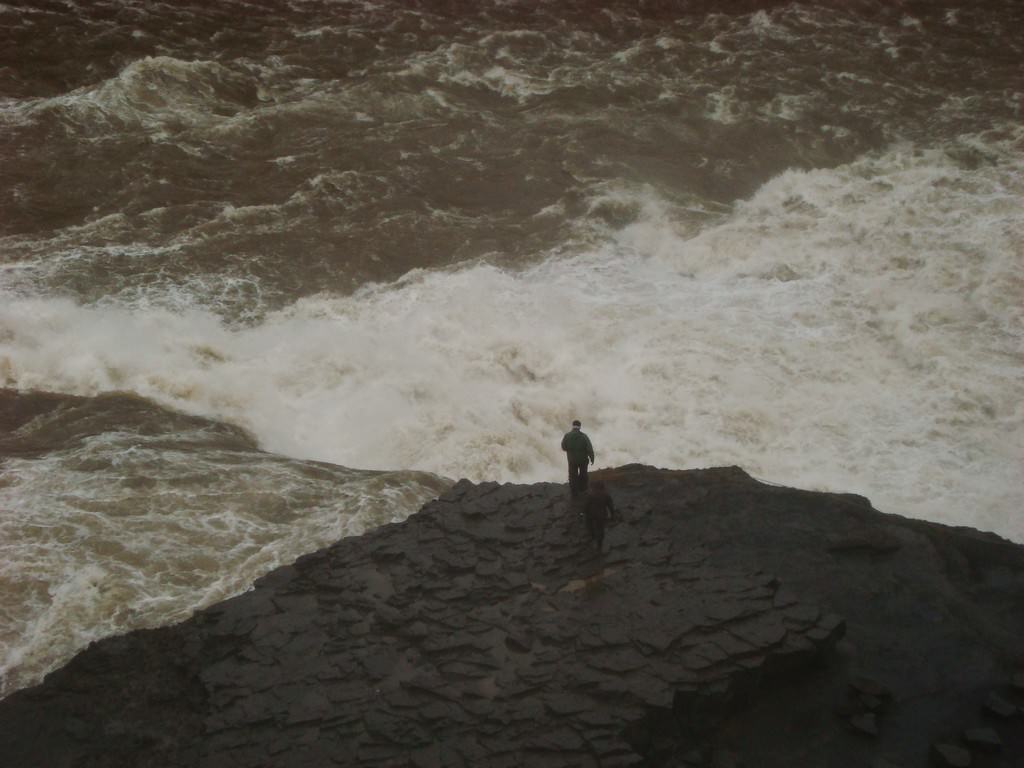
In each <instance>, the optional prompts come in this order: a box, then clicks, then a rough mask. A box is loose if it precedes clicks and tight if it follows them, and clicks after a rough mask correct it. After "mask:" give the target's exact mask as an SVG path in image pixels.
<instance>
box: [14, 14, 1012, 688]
mask: <svg viewBox="0 0 1024 768" xmlns="http://www.w3.org/2000/svg"><path fill="white" fill-rule="evenodd" d="M1021 29H1024V4H1022V3H1020V2H1019V1H1018V0H1005V1H1004V0H989V1H987V2H947V1H945V0H936V1H935V2H909V1H900V0H892V1H889V0H886V1H885V2H881V1H875V0H859V1H858V2H839V1H838V0H833V1H832V2H818V3H815V2H806V3H786V2H769V1H768V0H761V1H760V2H756V1H745V2H736V3H712V2H706V1H705V2H696V1H695V2H687V1H686V0H680V1H679V2H633V1H630V2H616V1H615V0H611V1H609V2H604V3H598V2H590V1H589V0H588V1H587V2H582V1H581V0H558V2H544V1H540V0H538V1H537V2H515V1H514V0H480V1H479V2H455V1H451V2H397V1H396V2H388V1H386V0H366V1H365V2H352V1H350V0H293V1H292V2H284V1H283V0H280V1H278V0H259V1H254V2H242V1H241V0H215V1H204V2H187V1H185V0H181V1H177V0H176V1H174V2H150V1H145V2H143V0H105V1H101V0H96V1H95V2H86V0H79V2H70V1H69V2H63V1H61V2H58V1H57V0H49V1H47V0H38V1H37V2H26V3H18V2H15V3H9V4H2V5H0V181H2V183H0V388H2V389H0V427H2V431H0V695H3V694H5V693H9V692H10V691H12V690H15V689H17V688H19V687H22V686H25V685H29V684H31V683H33V682H35V681H37V680H39V679H40V677H41V675H43V674H44V673H45V672H46V671H48V670H50V669H52V668H54V667H55V666H57V665H59V664H61V663H63V662H65V661H66V660H67V659H68V658H70V656H71V655H72V654H73V653H74V652H76V651H77V650H79V649H80V648H82V647H84V646H85V645H87V644H88V643H89V642H90V641H91V640H93V639H96V638H98V637H102V636H105V635H109V634H111V633H116V632H123V631H126V630H128V629H131V628H135V627H143V626H156V625H160V624H166V623H169V622H174V621H178V620H181V619H183V618H185V617H187V616H188V615H189V614H190V613H191V612H192V611H193V610H195V609H196V608H197V607H200V606H203V605H208V604H210V603H212V602H214V601H216V600H218V599H222V598H224V597H226V596H228V595H231V594H235V593H237V592H239V591H242V590H244V589H246V588H247V587H248V586H249V585H250V584H251V583H252V581H253V580H254V579H255V578H257V577H258V576H259V575H261V574H262V573H265V572H266V571H268V570H269V569H271V568H273V567H275V566H277V565H279V564H281V563H285V562H289V561H291V560H293V559H294V558H295V557H297V556H298V555H299V554H301V553H303V552H307V551H311V550H314V549H317V548H319V547H321V546H324V545H326V544H328V543H329V542H331V541H334V540H336V539H337V538H338V537H340V536H344V535H350V534H356V533H359V532H361V531H363V530H366V529H367V528H368V527H372V526H375V525H379V524H382V523H386V522H389V521H393V520H400V519H403V518H404V517H405V516H407V515H408V514H410V513H412V512H414V511H415V510H416V509H417V508H418V507H419V506H420V505H421V504H422V503H423V502H424V501H425V500H426V499H429V498H432V497H434V496H436V495H437V494H438V493H439V492H441V491H443V490H444V488H446V487H447V486H448V485H449V484H450V483H451V482H452V481H453V480H454V479H457V478H459V477H468V478H471V479H474V480H485V479H493V480H501V481H523V482H529V481H538V480H561V479H562V476H563V473H564V460H563V457H562V454H561V452H560V450H559V440H560V438H561V435H562V433H563V432H564V431H566V430H567V429H568V427H569V424H570V422H571V420H572V419H573V418H580V419H581V420H582V421H583V424H584V431H586V432H588V434H589V435H590V436H591V438H592V440H593V442H594V445H595V448H596V453H597V465H598V466H610V465H617V464H622V463H628V462H642V463H647V464H653V465H658V466H665V467H674V468H688V467H703V466H713V465H726V464H738V465H740V466H742V467H743V468H745V469H746V470H747V471H748V472H750V473H751V474H753V475H755V476H756V477H759V478H762V479H765V480H768V481H771V482H777V483H783V484H787V485H796V486H800V487H805V488H812V489H827V490H837V491H850V492H856V493H860V494H863V495H865V496H868V497H869V498H870V499H871V500H872V502H873V503H874V505H875V506H876V507H877V508H879V509H881V510H883V511H886V512H893V513H899V514H903V515H909V516H914V517H920V518H927V519H932V520H937V521H942V522H946V523H952V524H957V525H969V526H975V527H979V528H983V529H986V530H991V531H995V532H997V533H999V534H1001V535H1003V536H1006V537H1008V538H1011V539H1014V540H1016V541H1024V518H1022V514H1021V510H1022V509H1024V482H1022V476H1024V466H1022V462H1024V344H1022V340H1024V127H1022V125H1024V119H1022V118H1024V115H1022V109H1024V65H1022V63H1021V62H1022V61H1024V35H1021V32H1020V30H1021Z"/></svg>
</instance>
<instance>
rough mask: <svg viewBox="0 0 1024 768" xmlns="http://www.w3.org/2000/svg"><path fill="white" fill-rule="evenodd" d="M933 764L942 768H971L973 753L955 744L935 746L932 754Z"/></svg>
mask: <svg viewBox="0 0 1024 768" xmlns="http://www.w3.org/2000/svg"><path fill="white" fill-rule="evenodd" d="M931 758H932V764H934V765H937V766H940V768H969V766H970V765H971V753H970V752H968V751H967V750H966V749H964V748H963V747H958V746H956V745H955V744H942V743H939V744H933V745H932V752H931Z"/></svg>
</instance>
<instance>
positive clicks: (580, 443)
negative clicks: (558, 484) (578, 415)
mask: <svg viewBox="0 0 1024 768" xmlns="http://www.w3.org/2000/svg"><path fill="white" fill-rule="evenodd" d="M582 426H583V425H582V424H580V422H579V420H578V419H577V420H576V421H574V422H573V423H572V431H571V432H566V433H565V437H563V438H562V450H563V451H565V457H566V459H567V460H568V461H569V493H570V494H571V495H572V497H573V498H575V497H577V496H579V495H580V494H581V493H583V492H584V491H586V490H587V465H588V464H593V463H594V446H593V445H591V444H590V438H589V437H587V436H586V435H585V434H584V433H583V432H581V431H580V427H582Z"/></svg>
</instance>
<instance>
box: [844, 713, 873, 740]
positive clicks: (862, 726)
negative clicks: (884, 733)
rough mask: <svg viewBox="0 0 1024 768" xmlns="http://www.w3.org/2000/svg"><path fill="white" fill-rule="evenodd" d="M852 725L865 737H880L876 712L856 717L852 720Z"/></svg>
mask: <svg viewBox="0 0 1024 768" xmlns="http://www.w3.org/2000/svg"><path fill="white" fill-rule="evenodd" d="M850 725H851V726H853V729H854V730H855V731H857V732H858V733H862V734H864V735H865V736H877V735H878V718H877V717H876V716H875V713H874V712H865V713H863V714H859V715H854V716H853V717H851V718H850Z"/></svg>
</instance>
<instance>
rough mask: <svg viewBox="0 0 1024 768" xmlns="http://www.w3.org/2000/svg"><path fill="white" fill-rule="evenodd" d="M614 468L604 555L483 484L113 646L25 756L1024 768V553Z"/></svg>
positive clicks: (539, 493)
mask: <svg viewBox="0 0 1024 768" xmlns="http://www.w3.org/2000/svg"><path fill="white" fill-rule="evenodd" d="M601 475H602V476H603V478H604V479H605V481H606V482H607V484H608V486H609V490H610V491H611V493H612V495H613V496H614V498H615V499H616V501H617V503H618V507H619V510H620V520H619V521H618V522H617V523H616V524H614V525H613V526H612V527H611V528H610V529H609V533H608V536H607V538H606V541H605V551H604V552H603V553H598V552H597V551H596V549H595V547H594V546H593V545H592V544H591V543H590V542H589V541H587V539H586V535H585V532H584V526H583V523H582V521H581V520H580V519H579V517H578V515H577V513H576V511H575V510H574V509H573V508H572V506H570V505H569V504H568V503H567V499H566V489H565V486H560V485H554V484H539V485H497V484H493V483H485V484H482V485H473V484H470V483H468V482H460V483H458V484H456V485H455V486H454V487H453V488H452V490H451V491H450V492H448V493H447V494H445V495H444V496H443V497H442V498H440V499H438V500H437V501H435V502H431V503H430V504H428V505H427V506H426V507H424V508H423V510H421V511H420V512H419V513H418V514H416V515H414V516H413V517H411V518H409V519H408V520H407V521H405V522H403V523H399V524H395V525H390V526H386V527H383V528H380V529H377V530H375V531H372V532H371V533H369V534H366V535H364V536H362V537H358V538H351V539H345V540H342V541H340V542H338V543H337V544H335V545H333V546H332V547H329V548H327V549H325V550H323V551H320V552H317V553H314V554H312V555H308V556H305V557H303V558H300V559H299V560H298V561H297V562H296V563H294V564H293V565H290V566H287V567H284V568H281V569H278V570H277V571H275V572H273V573H272V574H270V575H269V576H267V577H265V578H264V579H261V580H260V581H259V582H258V583H257V584H256V586H255V588H254V589H253V590H252V591H250V592H248V593H246V594H243V595H240V596H238V597H236V598H234V599H232V600H228V601H226V602H224V603H221V604H219V605H217V606H214V607H212V608H210V609H208V610H205V611H202V612H200V613H197V614H196V615H195V616H194V617H193V618H192V619H190V620H189V621H187V622H184V623H183V624H180V625H177V626H174V627H167V628H163V629H158V630H150V631H143V632H135V633H131V634H129V635H125V636H122V637H117V638H110V639H108V640H105V641H102V642H100V643H96V644H94V645H93V646H92V647H90V648H89V649H88V650H87V651H85V652H83V653H82V654H80V655H79V656H78V657H76V658H75V659H74V660H73V661H72V662H71V663H70V664H69V665H68V666H66V667H65V668H64V669H61V670H59V671H57V672H55V673H53V674H51V675H50V676H49V677H47V679H46V680H45V681H44V683H43V684H42V685H40V686H37V687H35V688H33V689H29V690H24V691H19V692H17V693H15V694H14V695H12V696H10V697H9V698H7V699H6V700H4V701H2V702H0V755H3V756H4V757H5V764H6V765H7V766H33V765H45V766H51V767H53V768H58V767H60V766H190V767H191V766H208V767H213V766H245V767H246V768H252V767H254V766H275V767H276V766H316V767H317V768H319V767H320V766H330V765H343V766H363V765H366V766H371V765H372V766H417V767H424V768H425V767H428V766H439V767H440V766H445V767H447V766H470V765H473V766H477V765H481V766H524V765H525V766H548V765H550V766H569V765H574V766H575V765H579V766H626V765H645V764H646V765H697V766H699V765H707V766H711V765H741V764H744V765H749V766H760V767H770V766H793V765H805V766H816V765H830V766H846V765H849V766H865V765H871V764H872V763H874V764H876V765H896V766H900V765H902V766H907V767H908V768H909V766H914V765H923V764H925V763H926V762H927V761H928V760H929V759H931V760H932V761H935V762H937V761H942V760H944V761H946V762H945V763H943V764H956V763H955V761H956V760H958V759H961V758H962V754H967V755H969V756H973V757H974V759H975V762H974V763H972V764H974V765H1016V764H1019V763H1017V762H1014V761H1020V760H1024V744H1022V743H1021V739H1022V737H1021V735H1020V734H1021V733H1022V732H1024V718H1022V717H1021V712H1020V706H1021V705H1022V704H1024V698H1022V697H1024V693H1022V691H1021V685H1020V683H1021V678H1020V673H1021V670H1022V669H1024V658H1022V656H1021V654H1024V645H1021V642H1020V638H1021V637H1024V600H1022V599H1021V595H1024V548H1021V547H1019V546H1017V545H1014V544H1011V543H1008V542H1005V541H1003V540H1001V539H998V538H997V537H995V536H991V535H987V534H980V533H978V532H975V531H971V530H967V529H951V528H947V527H943V526H939V525H935V524H930V523H924V522H920V521H910V520H905V519H902V518H898V517H894V516H888V515H883V514H881V513H879V512H877V511H875V510H873V509H872V508H871V506H870V505H869V504H868V502H867V501H866V500H864V499H862V498H859V497H856V496H848V495H835V494H821V493H811V492H806V491H798V490H793V489H787V488H778V487H774V486H769V485H765V484H762V483H759V482H757V481H755V480H753V479H752V478H750V477H749V476H748V475H746V474H745V473H743V472H742V471H741V470H739V469H736V468H727V469H716V470H702V471H687V472H673V471H665V470H654V469H651V468H647V467H639V466H631V467H623V468H621V469H618V470H608V471H604V472H602V473H601ZM844 633H845V638H844ZM993 702H995V703H993ZM1003 704H1005V705H1006V706H1007V707H1010V708H1011V710H1012V711H1010V710H1007V709H1005V708H1004V707H1003ZM950 760H952V761H954V762H953V763H950V762H949V761H950ZM985 761H988V762H985ZM1000 761H1001V762H1000Z"/></svg>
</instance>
